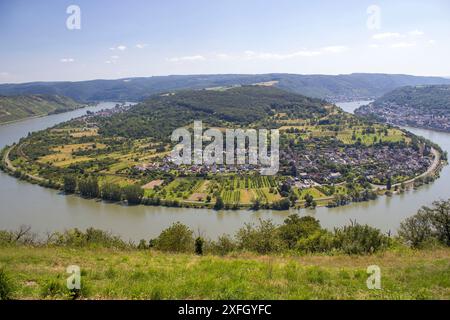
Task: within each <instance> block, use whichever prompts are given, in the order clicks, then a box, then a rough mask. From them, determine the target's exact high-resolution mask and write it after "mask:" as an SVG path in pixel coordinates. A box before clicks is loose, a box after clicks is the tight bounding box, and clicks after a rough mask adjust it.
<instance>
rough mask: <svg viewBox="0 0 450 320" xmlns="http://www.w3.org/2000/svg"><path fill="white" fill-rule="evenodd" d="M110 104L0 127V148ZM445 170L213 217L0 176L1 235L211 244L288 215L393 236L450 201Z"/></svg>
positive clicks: (444, 139)
mask: <svg viewBox="0 0 450 320" xmlns="http://www.w3.org/2000/svg"><path fill="white" fill-rule="evenodd" d="M365 103H367V101H366V102H352V103H342V104H338V105H339V106H341V107H342V108H343V109H344V110H346V111H348V112H353V111H354V109H355V108H357V107H358V106H359V105H361V104H365ZM114 105H115V103H112V102H104V103H100V104H99V105H98V106H95V107H89V108H85V109H79V110H75V111H72V112H68V113H63V114H57V115H51V116H47V117H42V118H34V119H29V120H25V121H21V122H17V123H13V124H8V125H0V147H3V146H5V145H6V144H12V143H13V142H15V141H18V139H19V138H21V137H23V136H26V135H27V134H28V132H30V131H36V130H42V129H45V128H47V127H50V126H53V125H55V124H57V123H59V122H62V121H66V120H69V119H71V118H73V117H76V116H80V115H82V114H85V113H86V111H87V110H91V111H96V110H100V109H102V108H111V107H113V106H114ZM408 130H410V131H412V132H414V133H415V134H418V135H421V136H424V137H425V138H427V139H430V140H432V141H434V142H436V143H438V144H439V145H440V146H441V147H442V148H443V149H444V150H446V151H448V150H450V134H448V133H442V132H435V131H431V130H424V129H413V128H408ZM449 181H450V167H449V166H446V167H445V168H444V169H443V171H442V173H441V178H440V179H438V180H437V181H435V182H434V183H433V184H431V185H428V186H424V187H422V188H420V189H419V190H413V191H409V192H407V193H404V194H402V195H396V196H393V197H390V198H389V197H380V198H379V199H377V200H375V201H370V202H365V203H356V204H351V205H348V206H345V207H339V208H331V209H330V208H317V209H315V210H304V209H303V210H299V211H297V210H291V211H282V212H279V211H271V210H262V211H258V212H252V211H246V210H238V211H220V212H217V211H214V210H207V209H201V210H198V209H185V208H165V207H147V206H134V207H127V206H124V205H120V204H109V203H104V202H102V201H97V200H86V199H82V198H80V197H77V196H65V195H62V194H61V193H59V192H58V191H55V190H51V189H46V188H43V187H40V186H37V185H33V184H30V183H27V182H23V181H20V180H17V179H15V178H12V177H10V176H8V175H7V174H5V173H3V172H0V203H1V206H0V229H16V228H18V227H19V226H20V225H30V226H31V227H32V229H33V230H34V231H35V232H38V233H44V232H47V231H49V232H50V231H62V230H64V229H69V228H75V227H77V228H81V229H85V228H88V227H95V228H99V229H103V230H108V231H111V232H113V233H115V234H118V235H120V236H122V238H124V239H127V240H128V239H130V240H134V241H137V240H139V239H149V238H153V237H155V236H157V235H158V234H159V233H160V232H161V231H162V230H163V229H164V228H166V227H168V226H170V225H171V224H172V223H173V222H176V221H180V222H182V223H184V224H186V225H188V226H189V227H191V228H192V230H194V231H195V233H196V234H197V233H199V232H200V233H201V234H202V235H204V236H208V237H210V238H213V239H214V238H216V237H217V236H218V235H221V234H224V233H229V234H234V232H235V231H236V230H237V229H239V228H240V227H241V226H243V224H244V223H247V222H257V221H258V219H259V218H264V219H268V218H270V219H272V220H273V221H274V222H276V223H281V222H282V221H283V220H284V219H285V218H286V217H287V216H288V215H289V214H290V213H294V212H297V213H299V214H301V215H306V214H308V215H312V216H314V217H316V218H317V219H319V220H320V221H321V223H322V225H323V226H325V227H327V228H330V229H331V228H333V227H336V226H342V225H345V224H348V223H349V222H350V219H352V220H356V221H358V222H359V223H367V224H370V225H372V226H374V227H378V228H380V229H381V230H383V231H386V232H387V231H392V232H395V230H396V229H397V227H398V226H399V224H400V222H401V221H402V220H403V219H405V218H406V217H408V216H411V215H413V214H414V213H415V212H416V211H417V210H418V209H419V208H420V207H421V206H422V205H430V204H431V203H432V202H433V201H434V200H439V199H448V198H450V188H449Z"/></svg>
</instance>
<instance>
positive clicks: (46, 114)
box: [0, 103, 97, 126]
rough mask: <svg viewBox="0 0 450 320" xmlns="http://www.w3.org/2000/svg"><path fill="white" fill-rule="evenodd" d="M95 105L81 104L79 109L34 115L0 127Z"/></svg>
mask: <svg viewBox="0 0 450 320" xmlns="http://www.w3.org/2000/svg"><path fill="white" fill-rule="evenodd" d="M96 105H97V103H90V104H83V105H80V107H78V108H75V109H73V110H67V111H61V112H53V113H44V114H39V115H36V116H31V117H26V118H20V119H17V120H11V121H6V122H0V126H6V125H10V124H15V123H20V122H24V121H28V120H33V119H39V118H43V117H48V116H52V115H58V114H64V113H68V112H73V111H77V110H82V109H86V108H89V107H94V106H96Z"/></svg>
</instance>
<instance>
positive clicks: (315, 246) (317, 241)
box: [296, 230, 335, 253]
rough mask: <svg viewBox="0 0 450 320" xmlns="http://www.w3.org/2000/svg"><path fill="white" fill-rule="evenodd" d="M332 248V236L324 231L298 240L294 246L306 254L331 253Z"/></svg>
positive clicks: (333, 244) (333, 243)
mask: <svg viewBox="0 0 450 320" xmlns="http://www.w3.org/2000/svg"><path fill="white" fill-rule="evenodd" d="M334 246H335V241H334V236H333V234H332V233H331V232H329V231H326V230H318V231H315V232H314V233H312V234H310V235H309V236H308V237H306V238H300V239H299V240H298V242H297V244H296V248H297V249H298V250H299V251H302V252H307V253H317V252H322V253H325V252H331V251H332V250H333V249H334Z"/></svg>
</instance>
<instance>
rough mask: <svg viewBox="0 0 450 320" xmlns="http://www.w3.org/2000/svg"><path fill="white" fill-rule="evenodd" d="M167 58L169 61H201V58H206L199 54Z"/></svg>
mask: <svg viewBox="0 0 450 320" xmlns="http://www.w3.org/2000/svg"><path fill="white" fill-rule="evenodd" d="M167 60H168V61H170V62H182V61H202V60H206V58H205V57H204V56H201V55H195V56H184V57H173V58H169V59H167Z"/></svg>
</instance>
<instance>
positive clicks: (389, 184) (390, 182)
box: [386, 177, 392, 191]
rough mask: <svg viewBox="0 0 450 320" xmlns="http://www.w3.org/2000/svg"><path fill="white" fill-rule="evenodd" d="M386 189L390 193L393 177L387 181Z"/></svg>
mask: <svg viewBox="0 0 450 320" xmlns="http://www.w3.org/2000/svg"><path fill="white" fill-rule="evenodd" d="M386 189H387V190H389V191H390V190H391V189H392V178H391V177H389V178H388V180H387V183H386Z"/></svg>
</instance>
